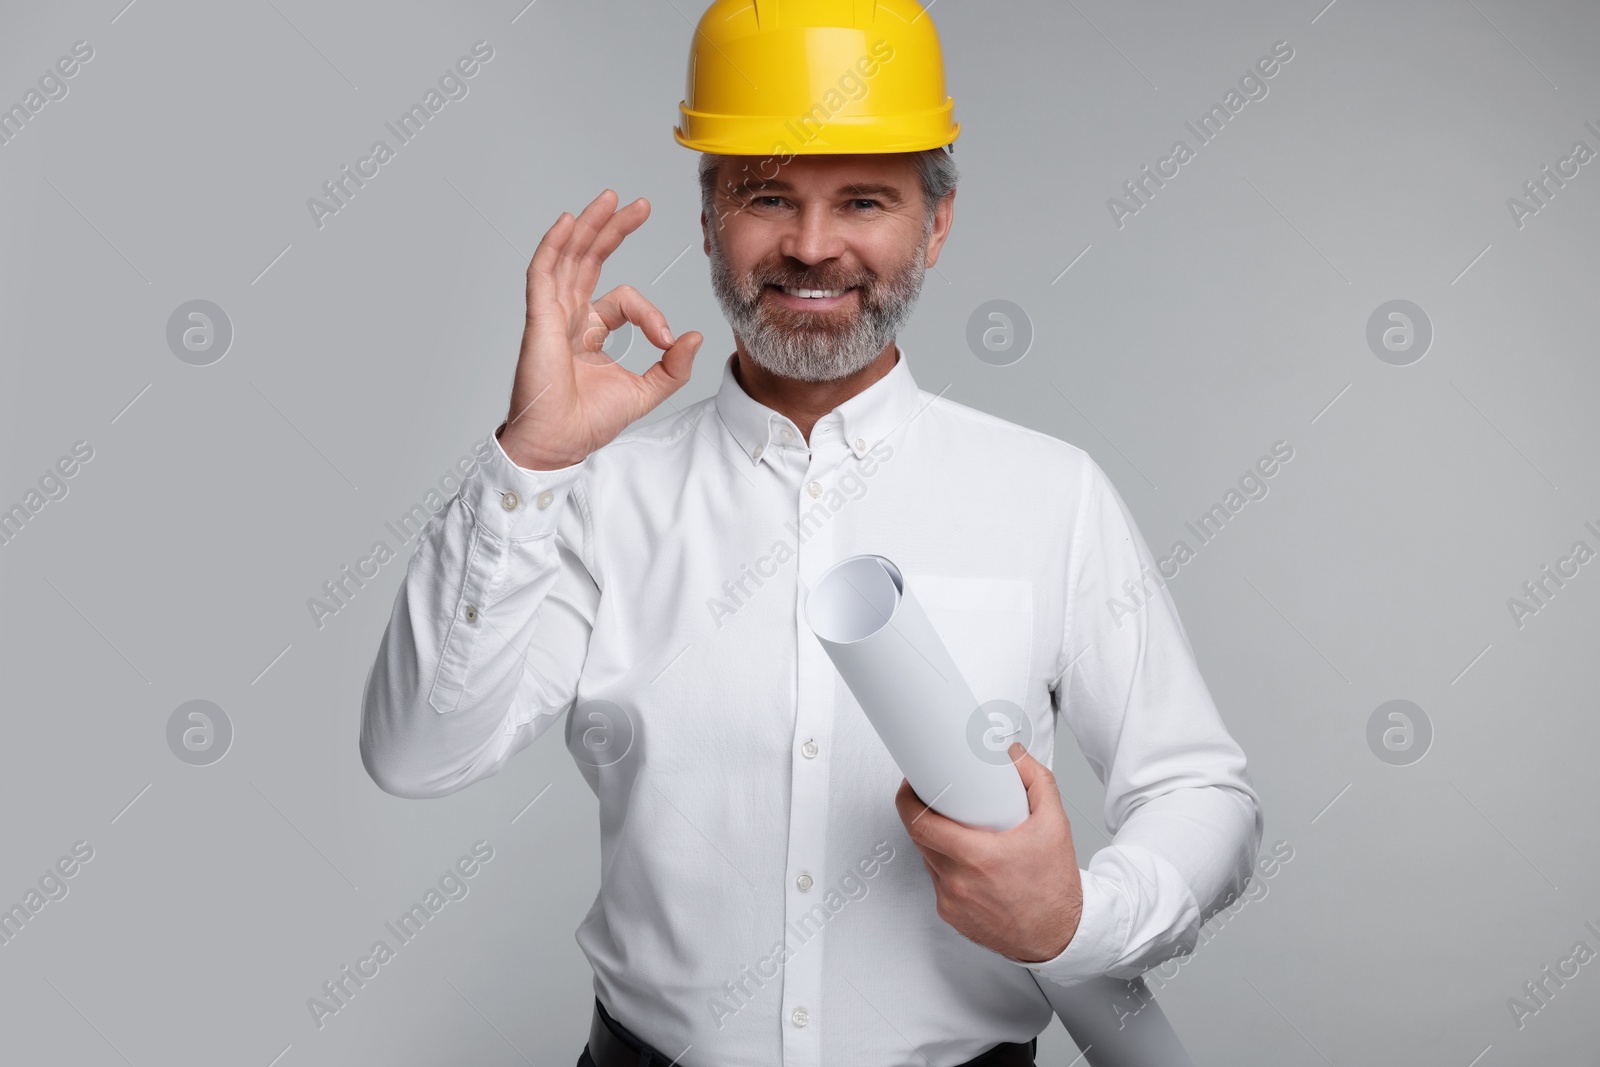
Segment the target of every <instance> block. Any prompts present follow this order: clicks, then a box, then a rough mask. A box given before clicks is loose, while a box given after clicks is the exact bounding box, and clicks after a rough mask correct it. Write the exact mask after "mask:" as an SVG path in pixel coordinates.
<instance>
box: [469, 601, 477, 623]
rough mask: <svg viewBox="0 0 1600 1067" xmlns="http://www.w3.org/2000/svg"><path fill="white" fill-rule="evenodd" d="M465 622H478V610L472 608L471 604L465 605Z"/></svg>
mask: <svg viewBox="0 0 1600 1067" xmlns="http://www.w3.org/2000/svg"><path fill="white" fill-rule="evenodd" d="M467 621H468V622H477V621H478V609H477V608H475V607H473V606H472V605H471V604H468V605H467Z"/></svg>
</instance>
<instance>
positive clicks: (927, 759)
mask: <svg viewBox="0 0 1600 1067" xmlns="http://www.w3.org/2000/svg"><path fill="white" fill-rule="evenodd" d="M805 611H806V622H807V624H808V625H809V626H810V627H811V630H812V632H813V633H814V634H815V635H816V637H817V640H818V642H819V643H821V645H822V647H823V650H824V651H826V652H827V654H828V658H829V659H831V660H832V661H833V665H834V667H835V668H837V669H838V671H839V675H840V677H842V678H843V679H844V682H845V685H846V686H848V687H849V689H850V692H851V694H852V695H853V696H854V697H855V698H856V703H858V704H859V705H861V710H862V712H863V713H864V714H865V715H866V717H867V721H869V722H870V723H872V728H873V729H874V730H876V731H877V733H878V736H879V737H880V738H881V739H882V740H883V745H884V748H886V749H888V751H889V755H890V756H891V757H893V758H894V761H895V763H896V765H898V766H899V768H900V771H901V773H902V774H904V775H905V777H906V781H908V782H910V783H911V788H912V789H914V790H915V791H916V794H917V796H918V797H919V798H921V799H922V801H923V803H925V804H927V805H928V807H930V808H932V809H933V810H934V811H937V812H938V813H939V814H941V815H943V816H945V817H947V818H950V819H954V820H955V821H957V822H960V823H965V824H966V825H968V826H975V827H980V828H982V829H986V830H995V831H1000V830H1009V829H1011V828H1012V827H1013V826H1016V825H1018V824H1019V823H1021V822H1023V821H1024V820H1026V819H1027V817H1028V794H1027V790H1026V789H1025V788H1023V785H1022V778H1021V776H1020V775H1018V773H1017V770H1016V768H1015V767H1013V766H1012V765H1011V764H1010V763H1009V762H1005V763H1000V764H995V763H991V762H989V761H988V760H986V759H983V758H980V757H979V755H978V754H977V753H976V752H975V751H974V750H973V749H972V748H971V746H970V744H969V742H968V736H969V734H968V723H969V721H970V720H971V718H972V716H973V715H974V714H975V713H977V712H978V709H979V707H980V705H979V702H978V700H977V699H976V698H975V697H974V696H973V694H972V690H971V688H970V687H969V686H968V685H967V682H966V680H965V679H964V678H963V677H962V676H961V671H960V669H959V668H958V667H957V666H956V663H955V661H954V660H953V659H952V658H951V656H950V652H949V650H948V649H947V648H945V645H944V642H943V641H942V640H940V638H939V634H938V632H937V631H935V630H934V628H933V624H932V623H931V622H930V621H929V620H928V616H927V614H926V613H925V612H924V611H923V609H922V605H920V604H919V603H918V602H917V598H916V593H915V591H914V589H913V588H912V586H911V584H910V583H908V582H907V581H906V578H905V575H904V574H902V573H901V571H900V568H899V567H897V566H895V565H894V563H893V562H891V561H890V560H888V559H887V558H885V557H883V556H879V555H873V554H871V553H868V554H864V555H859V556H850V557H848V558H846V559H842V560H840V561H839V562H838V563H835V564H834V565H833V566H832V567H829V568H828V570H827V571H825V572H824V573H823V575H822V577H821V578H819V579H818V580H817V583H816V585H815V586H813V587H812V589H811V592H810V594H809V595H808V596H807V597H806V608H805ZM1030 975H1031V976H1032V977H1033V980H1034V982H1035V984H1036V985H1038V986H1039V989H1040V992H1042V993H1043V994H1044V996H1045V999H1046V1000H1048V1001H1049V1002H1050V1006H1051V1008H1053V1009H1054V1010H1055V1013H1056V1015H1057V1016H1058V1017H1059V1018H1060V1019H1061V1024H1062V1025H1063V1026H1064V1027H1066V1029H1067V1033H1068V1034H1070V1035H1071V1036H1072V1040H1073V1041H1074V1042H1075V1043H1076V1044H1077V1045H1078V1048H1079V1050H1080V1051H1081V1052H1082V1054H1083V1059H1084V1061H1085V1062H1086V1063H1087V1064H1088V1065H1089V1067H1193V1062H1192V1061H1191V1060H1190V1059H1189V1055H1188V1053H1187V1052H1185V1051H1184V1048H1183V1045H1182V1043H1181V1042H1179V1040H1178V1036H1177V1034H1176V1033H1175V1032H1174V1031H1173V1029H1172V1025H1171V1023H1169V1022H1168V1021H1167V1017H1166V1015H1165V1014H1164V1013H1163V1012H1162V1010H1161V1006H1160V1005H1159V1004H1157V1003H1156V1002H1155V998H1154V997H1153V996H1152V995H1151V994H1150V992H1149V991H1148V989H1147V988H1146V987H1145V984H1144V980H1143V979H1142V978H1137V979H1134V980H1133V981H1132V982H1128V981H1124V980H1122V979H1118V978H1113V977H1110V976H1107V975H1102V976H1100V977H1097V978H1092V979H1090V980H1088V981H1084V982H1078V983H1075V984H1073V985H1066V986H1064V985H1058V984H1057V983H1055V982H1052V981H1050V980H1049V979H1048V978H1043V977H1041V976H1040V975H1039V974H1037V973H1034V972H1031V971H1030Z"/></svg>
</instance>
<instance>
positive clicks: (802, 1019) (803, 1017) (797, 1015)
mask: <svg viewBox="0 0 1600 1067" xmlns="http://www.w3.org/2000/svg"><path fill="white" fill-rule="evenodd" d="M789 1018H791V1019H793V1020H794V1024H795V1025H796V1026H804V1025H805V1024H806V1023H808V1022H810V1021H811V1013H810V1012H808V1011H806V1010H805V1009H804V1008H796V1009H795V1010H794V1013H793V1014H791V1015H790V1016H789Z"/></svg>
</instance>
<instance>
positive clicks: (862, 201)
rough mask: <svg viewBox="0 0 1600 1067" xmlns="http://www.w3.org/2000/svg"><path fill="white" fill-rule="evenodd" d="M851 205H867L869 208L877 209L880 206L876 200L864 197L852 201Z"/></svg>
mask: <svg viewBox="0 0 1600 1067" xmlns="http://www.w3.org/2000/svg"><path fill="white" fill-rule="evenodd" d="M850 203H852V204H865V205H867V207H868V208H875V207H878V206H879V204H878V202H877V201H876V200H872V199H869V198H868V197H864V196H863V197H857V198H856V199H854V200H852V201H850Z"/></svg>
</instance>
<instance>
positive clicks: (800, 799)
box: [783, 420, 848, 1067]
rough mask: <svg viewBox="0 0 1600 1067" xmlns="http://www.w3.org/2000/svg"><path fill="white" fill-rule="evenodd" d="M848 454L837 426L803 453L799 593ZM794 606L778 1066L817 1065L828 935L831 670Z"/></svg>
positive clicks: (819, 558) (827, 554) (827, 530)
mask: <svg viewBox="0 0 1600 1067" xmlns="http://www.w3.org/2000/svg"><path fill="white" fill-rule="evenodd" d="M825 422H826V420H824V423H823V424H819V428H820V427H821V426H822V425H825ZM847 452H848V446H846V445H845V444H844V442H843V441H842V440H841V438H840V434H839V431H838V430H837V429H834V430H833V431H832V432H831V433H829V432H822V433H818V432H817V431H816V430H814V431H813V433H812V448H811V454H810V455H809V456H807V457H805V459H807V460H809V463H808V464H807V469H806V471H805V474H804V479H803V481H802V482H801V484H800V487H799V488H800V492H799V493H798V494H797V495H796V498H795V507H796V512H797V513H796V515H795V522H796V526H797V527H798V528H801V529H805V530H806V531H807V534H806V538H805V541H804V542H803V543H801V544H798V545H797V546H796V547H795V573H796V574H797V575H798V576H799V577H800V579H801V587H802V590H803V591H804V590H809V589H810V588H811V587H812V585H813V584H814V583H815V582H816V579H817V578H818V577H819V576H820V575H821V574H822V572H823V571H825V570H827V568H828V567H830V566H831V565H832V564H833V563H834V561H835V557H836V556H837V552H836V551H835V549H834V531H833V526H834V523H836V522H837V521H838V518H837V517H836V516H833V515H831V514H824V512H825V509H826V505H825V503H824V502H823V500H822V499H821V498H822V497H823V495H824V493H825V492H826V490H827V488H828V486H829V485H831V484H832V482H831V476H830V474H829V473H828V472H829V471H832V470H836V469H837V468H838V466H839V463H840V460H841V459H842V458H843V457H844V455H845V454H846V453H847ZM801 455H802V456H804V453H801ZM795 611H796V627H795V633H796V635H797V637H798V638H799V647H798V649H797V651H796V661H797V663H798V665H799V684H798V688H797V704H796V708H795V724H794V728H795V732H794V746H793V750H792V753H791V757H790V765H791V774H790V790H791V791H790V797H789V852H788V872H787V873H788V882H789V887H790V888H789V891H788V892H787V893H786V894H785V898H786V900H785V904H784V918H785V920H786V922H787V926H786V929H785V930H784V935H785V938H786V940H787V942H788V944H789V945H790V947H791V948H792V950H793V954H792V955H791V956H790V957H789V959H788V961H787V962H786V963H785V964H784V978H783V1019H784V1021H785V1023H786V1024H787V1025H785V1026H784V1027H783V1063H784V1067H822V1060H821V1051H822V1048H821V1044H822V1032H821V1031H822V1027H821V1014H820V1013H821V1009H822V1007H823V1004H822V957H823V944H822V942H823V939H824V938H825V937H826V936H827V930H826V927H825V926H824V925H823V923H825V922H826V921H827V920H826V916H827V909H826V908H824V907H821V899H820V898H821V896H822V891H823V890H825V889H826V888H827V885H828V879H829V878H830V872H829V871H828V869H827V867H826V862H827V856H826V855H825V854H824V848H825V846H826V842H827V821H828V767H829V760H828V756H829V740H830V732H831V729H832V723H833V710H834V709H833V698H834V688H835V681H836V678H837V675H836V672H835V670H834V667H833V663H832V662H831V661H830V660H829V659H828V656H827V653H826V652H824V651H823V650H822V646H821V645H819V644H818V643H817V641H816V639H815V638H814V637H812V636H811V628H810V626H809V624H808V623H807V622H806V618H805V597H804V595H802V596H800V597H798V598H797V603H796V605H795ZM814 908H815V909H819V911H814V910H813V909H814ZM819 915H820V916H821V917H820V919H819Z"/></svg>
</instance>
